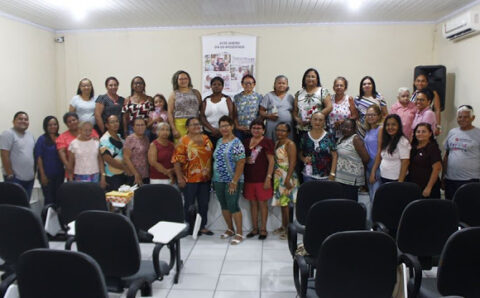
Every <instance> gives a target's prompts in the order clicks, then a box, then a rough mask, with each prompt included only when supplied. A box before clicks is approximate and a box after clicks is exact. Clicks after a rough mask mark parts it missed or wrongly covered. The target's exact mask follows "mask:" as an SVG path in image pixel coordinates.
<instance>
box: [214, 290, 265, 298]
mask: <svg viewBox="0 0 480 298" xmlns="http://www.w3.org/2000/svg"><path fill="white" fill-rule="evenodd" d="M213 297H214V298H260V292H243V291H242V292H240V291H237V292H233V291H216V292H215V296H213Z"/></svg>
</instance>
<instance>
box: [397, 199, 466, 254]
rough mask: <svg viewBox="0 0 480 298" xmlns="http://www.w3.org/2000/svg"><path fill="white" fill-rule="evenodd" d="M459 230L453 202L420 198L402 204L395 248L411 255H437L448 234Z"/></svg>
mask: <svg viewBox="0 0 480 298" xmlns="http://www.w3.org/2000/svg"><path fill="white" fill-rule="evenodd" d="M456 230H458V216H457V211H456V208H455V205H454V204H453V202H452V201H448V200H440V199H421V200H416V201H413V202H411V203H410V204H408V205H407V207H405V210H404V211H403V214H402V217H401V218H400V224H399V226H398V232H397V245H398V248H399V249H400V250H401V251H402V252H404V253H409V254H412V255H414V256H422V257H433V256H439V255H440V253H441V252H442V249H443V246H444V245H445V242H446V241H447V239H448V237H450V235H452V234H453V233H454V232H455V231H456Z"/></svg>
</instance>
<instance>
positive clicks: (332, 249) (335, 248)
mask: <svg viewBox="0 0 480 298" xmlns="http://www.w3.org/2000/svg"><path fill="white" fill-rule="evenodd" d="M479 249H480V227H471V228H465V229H461V230H458V231H456V232H455V233H453V234H452V235H451V236H450V237H449V238H448V240H447V241H446V244H445V246H444V248H443V250H442V253H441V256H440V260H441V262H440V264H439V266H438V270H437V278H436V279H435V278H430V279H427V281H428V282H425V281H422V287H421V288H420V291H419V292H418V293H417V294H413V293H410V292H409V293H408V296H407V295H406V294H405V297H419V298H437V297H447V296H448V297H464V298H477V297H480V286H479V284H478V281H479V278H480V274H479V272H478V268H479V266H480V258H479V257H478V250H479ZM401 263H402V258H399V257H398V255H397V246H396V245H395V241H394V240H393V238H391V237H390V236H389V235H387V234H385V233H383V232H377V231H345V232H337V233H334V234H332V235H330V236H329V237H327V238H326V239H325V241H324V242H323V244H322V246H321V248H320V249H319V251H318V253H317V258H316V262H315V267H316V274H315V277H313V278H309V279H308V280H307V281H306V284H307V289H306V292H305V294H304V295H301V297H322V298H350V297H356V298H377V297H378V298H388V297H392V293H393V291H394V287H395V284H396V281H397V277H398V275H397V266H398V265H399V264H401Z"/></svg>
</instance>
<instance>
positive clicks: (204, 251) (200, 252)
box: [188, 247, 227, 260]
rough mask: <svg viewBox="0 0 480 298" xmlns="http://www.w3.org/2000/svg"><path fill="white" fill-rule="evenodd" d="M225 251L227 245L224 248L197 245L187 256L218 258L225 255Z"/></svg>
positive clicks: (192, 257) (191, 257)
mask: <svg viewBox="0 0 480 298" xmlns="http://www.w3.org/2000/svg"><path fill="white" fill-rule="evenodd" d="M226 251H227V247H225V248H209V247H198V248H194V249H193V250H192V252H191V253H190V255H189V257H188V258H189V259H207V260H219V259H223V258H224V257H225V253H226Z"/></svg>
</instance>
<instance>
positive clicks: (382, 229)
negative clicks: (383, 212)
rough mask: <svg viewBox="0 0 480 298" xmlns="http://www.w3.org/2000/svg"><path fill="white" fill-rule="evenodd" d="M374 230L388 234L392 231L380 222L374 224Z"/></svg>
mask: <svg viewBox="0 0 480 298" xmlns="http://www.w3.org/2000/svg"><path fill="white" fill-rule="evenodd" d="M372 229H373V230H374V231H380V232H384V233H386V234H389V233H390V230H389V229H388V228H387V227H386V226H385V225H384V224H383V223H382V222H379V221H375V222H373V223H372Z"/></svg>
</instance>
